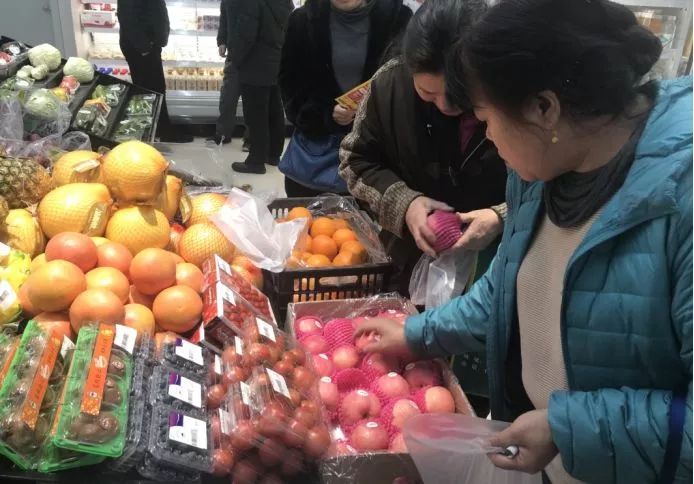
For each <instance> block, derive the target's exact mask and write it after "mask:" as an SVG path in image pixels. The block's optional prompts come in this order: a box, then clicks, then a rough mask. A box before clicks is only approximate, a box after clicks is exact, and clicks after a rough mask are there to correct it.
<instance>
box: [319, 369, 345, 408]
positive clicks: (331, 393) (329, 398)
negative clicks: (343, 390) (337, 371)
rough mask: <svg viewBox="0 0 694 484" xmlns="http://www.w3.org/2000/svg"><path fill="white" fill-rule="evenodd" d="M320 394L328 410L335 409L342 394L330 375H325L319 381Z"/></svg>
mask: <svg viewBox="0 0 694 484" xmlns="http://www.w3.org/2000/svg"><path fill="white" fill-rule="evenodd" d="M318 394H319V395H320V399H321V401H322V402H323V404H324V405H325V408H327V409H328V410H335V409H336V408H337V403H338V401H339V400H340V394H339V392H338V391H337V385H335V384H334V383H333V381H332V380H331V379H330V377H328V376H324V377H323V378H321V379H320V381H319V382H318Z"/></svg>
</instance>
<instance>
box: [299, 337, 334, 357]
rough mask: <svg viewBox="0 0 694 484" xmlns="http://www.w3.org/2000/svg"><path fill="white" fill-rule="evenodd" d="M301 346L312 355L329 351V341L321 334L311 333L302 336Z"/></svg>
mask: <svg viewBox="0 0 694 484" xmlns="http://www.w3.org/2000/svg"><path fill="white" fill-rule="evenodd" d="M301 346H302V347H303V348H304V349H305V350H306V351H308V352H309V353H311V354H312V355H317V354H319V353H325V352H326V351H328V342H327V341H326V340H325V338H323V337H322V336H321V335H319V334H311V335H308V336H306V337H304V338H301Z"/></svg>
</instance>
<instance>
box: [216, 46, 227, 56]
mask: <svg viewBox="0 0 694 484" xmlns="http://www.w3.org/2000/svg"><path fill="white" fill-rule="evenodd" d="M217 49H218V50H219V57H226V56H227V46H226V45H224V44H222V45H220V46H219V47H217Z"/></svg>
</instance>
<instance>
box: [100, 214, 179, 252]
mask: <svg viewBox="0 0 694 484" xmlns="http://www.w3.org/2000/svg"><path fill="white" fill-rule="evenodd" d="M169 231H170V227H169V221H168V220H167V219H166V216H165V215H164V214H163V213H161V212H160V211H159V210H155V209H153V208H152V207H145V206H138V207H128V208H122V209H120V210H118V211H117V212H116V213H114V214H113V216H112V217H111V220H110V221H109V223H108V226H107V227H106V237H107V238H108V239H109V240H111V241H113V242H119V243H121V244H123V245H124V246H126V247H127V248H128V250H129V251H130V253H131V254H132V255H135V254H137V253H138V252H140V251H141V250H143V249H146V248H148V247H158V248H160V249H163V248H164V247H166V245H167V244H168V243H169Z"/></svg>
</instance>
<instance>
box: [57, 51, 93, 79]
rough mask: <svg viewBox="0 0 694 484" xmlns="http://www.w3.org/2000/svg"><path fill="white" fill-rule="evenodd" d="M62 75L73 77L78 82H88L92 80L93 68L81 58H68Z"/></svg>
mask: <svg viewBox="0 0 694 484" xmlns="http://www.w3.org/2000/svg"><path fill="white" fill-rule="evenodd" d="M63 74H65V75H66V76H75V78H76V79H77V80H78V81H80V82H90V81H91V80H92V79H94V67H93V66H92V65H91V64H90V63H89V62H88V61H86V60H84V59H82V58H81V57H70V58H69V59H68V60H67V62H66V63H65V66H64V67H63Z"/></svg>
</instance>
